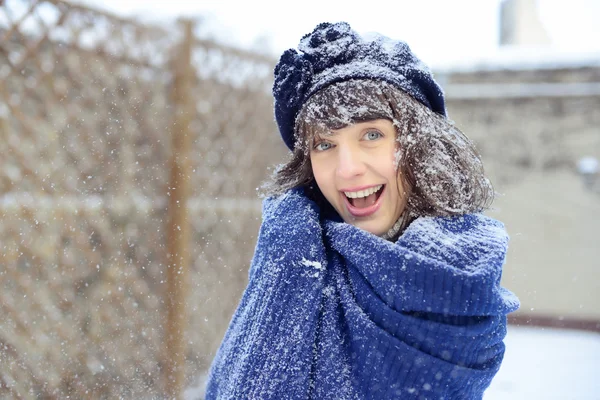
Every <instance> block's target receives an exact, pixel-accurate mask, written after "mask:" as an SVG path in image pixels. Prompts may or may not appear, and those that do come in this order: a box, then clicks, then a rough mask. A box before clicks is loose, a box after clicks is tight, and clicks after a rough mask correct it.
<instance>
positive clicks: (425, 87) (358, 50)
mask: <svg viewBox="0 0 600 400" xmlns="http://www.w3.org/2000/svg"><path fill="white" fill-rule="evenodd" d="M298 50H299V51H296V50H294V49H289V50H286V51H285V52H284V53H283V54H282V55H281V58H280V59H279V63H278V64H277V66H276V67H275V82H274V84H273V96H274V97H275V119H276V120H277V125H278V126H279V132H280V134H281V137H282V138H283V141H284V142H285V144H286V145H287V147H288V148H289V149H290V150H293V149H294V144H295V142H296V138H295V137H294V125H295V121H296V117H297V115H298V113H299V112H300V110H301V108H302V105H303V104H304V103H305V102H306V100H308V98H309V97H310V96H312V95H313V94H315V93H316V92H317V91H319V90H320V89H323V88H324V87H326V86H328V85H331V84H333V83H336V82H341V81H346V80H348V79H373V80H383V81H386V82H388V83H391V84H393V85H395V86H397V87H398V88H400V89H402V90H403V91H405V92H406V93H408V94H409V95H411V96H412V97H414V98H415V99H417V100H418V101H419V102H421V103H423V104H424V105H425V106H427V107H429V108H430V109H431V110H433V111H435V112H437V113H439V114H441V115H443V116H446V108H445V105H444V94H443V92H442V89H441V88H440V86H439V85H438V84H437V83H436V82H435V80H434V79H433V76H432V75H431V72H430V71H429V68H428V67H427V66H426V65H425V64H423V63H422V62H421V61H420V60H419V59H418V58H417V57H416V56H415V55H414V54H413V53H412V52H411V50H410V48H409V47H408V45H407V44H406V43H404V42H401V41H395V40H392V39H389V38H387V37H385V36H382V35H379V34H373V35H370V36H369V37H366V36H362V37H361V36H359V35H358V34H357V33H356V32H355V31H354V30H352V28H351V27H350V25H349V24H348V23H346V22H339V23H335V24H331V23H322V24H319V25H317V27H316V28H315V29H314V30H313V31H312V33H309V34H308V35H305V36H304V37H303V38H302V39H301V40H300V43H299V45H298Z"/></svg>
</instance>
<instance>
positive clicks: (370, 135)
mask: <svg viewBox="0 0 600 400" xmlns="http://www.w3.org/2000/svg"><path fill="white" fill-rule="evenodd" d="M382 136H383V135H382V134H381V132H379V131H369V132H367V134H366V135H365V138H366V139H367V140H377V139H379V138H380V137H382Z"/></svg>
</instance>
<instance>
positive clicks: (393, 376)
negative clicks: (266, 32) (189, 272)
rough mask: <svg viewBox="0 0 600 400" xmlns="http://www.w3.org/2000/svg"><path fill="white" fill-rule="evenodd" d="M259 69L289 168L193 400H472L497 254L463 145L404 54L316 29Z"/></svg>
mask: <svg viewBox="0 0 600 400" xmlns="http://www.w3.org/2000/svg"><path fill="white" fill-rule="evenodd" d="M298 48H299V50H300V51H299V52H298V51H296V50H288V51H286V52H284V54H283V55H282V57H281V59H280V61H279V63H278V65H277V67H276V68H275V83H274V87H273V94H274V97H275V117H276V120H277V123H278V126H279V131H280V133H281V136H282V138H283V140H284V142H285V143H286V144H287V146H288V147H289V148H290V150H291V151H292V156H291V159H290V161H289V162H288V163H287V164H285V165H283V166H281V167H280V168H279V169H278V170H277V171H276V173H275V175H274V178H273V180H272V182H271V183H270V184H269V185H268V187H267V192H268V194H269V195H270V197H269V198H267V199H266V200H265V202H264V206H263V222H262V226H261V229H260V232H259V238H258V243H257V246H256V252H255V255H254V258H253V260H252V264H251V266H250V272H249V283H248V286H247V288H246V290H245V292H244V294H243V297H242V299H241V302H240V304H239V306H238V309H237V311H236V313H235V315H234V317H233V319H232V321H231V324H230V326H229V329H228V331H227V333H226V335H225V338H224V340H223V343H222V344H221V347H220V348H219V351H218V353H217V355H216V357H215V359H214V361H213V365H212V367H211V371H210V376H209V381H208V385H207V393H206V394H207V399H412V398H415V399H479V398H481V397H482V395H483V392H484V390H485V389H486V388H487V387H488V386H489V384H490V382H491V379H492V378H493V376H494V375H495V374H496V372H497V371H498V369H499V367H500V363H501V361H502V357H503V355H504V344H503V342H502V340H503V339H504V336H505V334H506V314H507V313H509V312H512V311H514V310H515V309H517V308H518V300H517V299H516V298H515V297H514V295H512V294H511V293H510V292H508V291H506V290H505V289H503V288H501V287H500V285H499V284H500V277H501V270H502V265H503V263H504V259H505V254H506V248H507V242H508V237H507V235H506V232H505V230H504V228H503V225H502V224H501V223H500V222H497V221H495V220H493V219H491V218H488V217H485V216H483V215H482V214H480V213H479V212H481V211H482V210H484V209H485V208H486V207H488V206H489V204H490V203H491V201H492V198H493V191H492V188H491V185H490V183H489V181H488V180H487V179H486V177H485V176H484V174H483V168H482V165H481V162H480V159H479V157H478V155H477V153H476V151H475V149H474V146H473V144H472V143H471V142H470V141H469V140H468V139H467V138H466V137H465V136H464V135H463V134H462V133H461V132H460V131H459V130H458V129H456V128H455V127H454V126H453V125H452V124H451V122H450V121H448V119H447V118H446V111H445V105H444V98H443V94H442V91H441V89H440V87H439V86H438V85H437V83H436V82H435V81H434V80H433V78H432V76H431V74H430V72H429V71H428V69H427V68H426V67H425V66H424V65H423V64H422V63H421V62H420V61H419V60H418V59H417V58H416V57H415V56H414V55H413V54H412V53H411V51H410V49H409V48H408V46H407V45H406V44H405V43H403V42H397V41H392V40H390V39H388V38H385V37H383V36H379V35H374V36H371V37H361V36H359V35H358V34H357V33H356V32H354V31H353V30H352V29H351V28H350V26H349V25H348V24H346V23H338V24H329V23H324V24H320V25H318V26H317V27H316V28H315V30H314V31H313V32H312V33H310V34H308V35H306V36H304V37H303V38H302V40H301V41H300V45H299V46H298Z"/></svg>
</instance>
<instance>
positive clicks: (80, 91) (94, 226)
mask: <svg viewBox="0 0 600 400" xmlns="http://www.w3.org/2000/svg"><path fill="white" fill-rule="evenodd" d="M183 40H184V30H183V29H182V28H181V27H180V26H178V25H177V24H175V23H173V24H172V25H171V26H150V25H148V24H141V23H139V22H136V21H135V20H128V19H123V18H120V17H117V16H115V15H111V14H109V13H106V12H102V11H99V10H94V9H90V8H87V7H83V6H81V5H76V4H71V3H68V2H65V1H62V0H47V1H42V0H39V1H35V0H30V1H27V0H4V1H3V2H0V313H1V314H2V319H1V320H0V397H2V398H18V399H39V398H44V399H59V398H60V399H62V398H69V397H70V398H94V399H102V398H106V399H108V398H111V399H112V398H144V399H146V398H163V397H166V393H171V392H170V391H169V390H168V389H167V386H168V383H165V382H168V381H169V379H170V377H169V371H168V370H167V369H166V368H165V364H166V363H167V362H168V361H169V359H170V357H171V356H172V355H171V354H169V349H168V348H167V347H165V345H164V343H165V341H168V340H167V339H169V337H170V336H172V335H178V336H180V340H181V341H182V343H184V348H185V354H184V357H185V366H184V368H183V369H184V370H185V382H184V385H186V386H189V385H191V384H193V383H195V382H196V381H197V380H198V377H200V376H202V374H203V373H204V372H205V371H206V369H207V368H208V366H209V364H210V361H211V359H212V357H213V355H214V352H215V351H216V348H217V346H218V344H219V342H220V340H221V338H222V335H223V333H224V330H225V328H226V326H227V324H228V322H229V319H230V317H231V314H232V313H233V310H234V307H235V306H236V304H237V301H238V299H239V296H240V294H241V291H242V290H243V288H244V286H245V283H246V277H247V267H248V264H249V260H250V257H251V255H252V251H253V247H254V243H255V239H256V234H257V230H258V226H259V223H260V202H259V200H258V198H257V193H256V189H257V187H258V186H259V185H260V183H261V181H262V180H264V179H265V177H266V176H268V174H269V171H268V169H269V166H271V165H274V164H277V163H279V162H281V161H282V160H283V157H284V155H285V148H284V146H283V144H282V143H281V141H280V140H274V139H275V138H276V135H277V134H276V127H275V124H274V123H273V116H272V100H271V96H270V86H271V82H272V81H271V80H272V69H273V66H274V64H275V60H273V59H270V58H268V57H265V56H261V55H258V54H253V53H248V52H244V51H241V50H238V49H233V48H229V47H226V46H222V45H220V44H218V43H214V42H211V41H208V40H203V39H200V38H198V37H193V38H192V41H191V47H190V49H191V57H190V58H191V65H190V66H191V67H192V69H191V70H192V71H193V74H192V76H191V77H192V79H191V81H190V82H191V85H190V87H188V88H186V90H187V93H188V94H189V95H188V96H187V97H178V96H180V94H179V93H178V92H177V90H176V85H174V82H175V75H176V73H177V72H176V71H178V69H181V65H180V64H181V62H183V61H182V60H183V59H182V58H181V57H180V56H179V55H180V52H179V51H180V48H181V44H182V42H183ZM182 102H183V103H182ZM182 104H183V110H182ZM181 113H188V114H189V115H188V117H189V124H187V125H186V126H185V127H184V128H185V129H186V130H185V132H183V133H182V132H180V134H183V135H184V136H185V135H189V136H191V138H190V140H189V143H190V146H189V149H186V156H185V157H187V158H189V160H188V161H189V171H188V172H189V175H186V176H185V179H186V180H187V182H188V185H189V188H190V190H189V198H188V197H183V198H182V199H181V201H182V202H183V203H184V204H185V205H187V208H186V212H187V220H186V225H187V226H184V227H179V226H178V227H177V228H181V229H184V230H185V229H189V232H190V235H189V237H190V240H189V245H190V247H189V255H190V257H189V258H190V264H189V270H188V271H187V275H186V276H187V282H185V284H187V285H189V290H188V291H187V292H186V293H187V294H186V299H185V307H187V311H186V308H185V307H182V308H180V309H178V310H180V312H182V313H184V314H183V315H185V321H186V325H185V330H184V331H183V332H182V331H177V330H171V329H170V327H169V323H168V318H167V317H166V315H167V310H166V308H167V307H166V300H165V298H166V297H167V295H168V293H167V291H168V290H167V288H168V287H169V286H168V285H167V283H168V282H167V281H168V272H169V271H168V270H169V266H170V265H171V263H170V260H169V249H168V241H169V235H170V233H169V232H170V231H169V230H168V228H167V225H168V223H169V218H170V215H171V214H172V213H176V212H177V210H174V209H173V208H174V207H173V204H177V203H174V202H171V201H169V198H170V196H171V193H173V189H174V187H173V179H172V176H171V173H172V171H173V165H174V164H175V163H177V162H178V161H177V160H178V157H179V154H177V151H179V150H178V149H177V148H176V147H175V146H174V145H173V143H174V142H173V141H172V137H173V134H174V132H173V126H174V121H176V118H177V116H178V115H179V114H181ZM169 207H171V210H170V209H169ZM178 207H180V205H179V204H178Z"/></svg>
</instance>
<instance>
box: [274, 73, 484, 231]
mask: <svg viewBox="0 0 600 400" xmlns="http://www.w3.org/2000/svg"><path fill="white" fill-rule="evenodd" d="M382 118H383V119H388V120H390V121H392V123H393V124H394V126H395V128H396V132H397V141H398V142H399V151H398V153H397V154H396V159H397V162H398V175H399V177H400V178H401V179H402V180H403V184H404V187H405V188H408V190H407V192H408V193H409V197H408V202H407V211H408V212H409V214H408V215H409V217H410V219H413V218H415V217H418V216H426V215H428V216H449V215H457V214H462V213H468V212H479V211H483V210H484V209H486V208H488V207H489V205H490V204H491V203H492V201H493V197H494V192H493V188H492V185H491V183H490V181H489V180H488V179H487V178H486V177H485V174H484V171H483V164H482V162H481V158H480V156H479V154H478V153H477V150H476V149H475V145H474V143H473V142H472V141H471V140H470V139H469V138H467V137H466V136H465V135H464V134H463V133H462V132H461V131H460V130H459V129H458V128H456V127H455V126H454V125H453V123H452V122H450V121H449V120H448V119H446V118H444V117H443V116H441V115H439V114H437V113H435V112H433V111H431V110H430V109H429V108H427V107H426V106H424V105H423V104H421V103H420V102H418V101H417V100H415V99H414V98H413V97H411V96H410V95H408V94H406V93H405V92H403V91H402V90H400V89H398V88H396V87H395V86H393V85H391V84H389V83H387V82H383V81H374V80H348V81H343V82H338V83H335V84H332V85H330V86H327V87H326V88H324V89H322V90H320V91H319V92H317V93H316V94H314V95H313V96H312V97H310V98H309V99H308V100H307V102H306V103H305V104H304V106H303V108H302V110H301V111H300V113H299V114H298V117H297V118H296V125H295V137H296V146H295V148H294V151H293V152H292V155H291V158H290V159H289V161H288V162H287V163H285V164H283V165H281V166H279V167H278V168H277V169H276V170H275V172H274V174H273V176H272V178H271V180H270V181H269V182H267V183H266V185H265V186H263V190H264V193H265V194H266V195H278V194H282V193H283V192H285V191H287V190H290V189H293V188H297V187H304V188H306V189H307V193H308V194H309V195H310V196H311V197H312V198H313V200H315V201H317V202H318V203H319V204H320V205H327V204H328V203H327V201H326V200H325V199H324V197H323V195H322V194H321V193H320V191H319V190H318V187H317V185H316V183H315V181H314V177H313V173H312V167H311V163H310V148H311V145H312V142H313V138H314V137H315V135H317V134H321V135H323V134H325V135H326V134H327V133H328V132H330V131H331V130H333V129H339V128H343V127H344V126H348V125H350V124H353V123H358V122H362V121H368V120H373V119H382Z"/></svg>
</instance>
